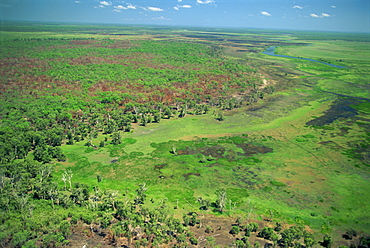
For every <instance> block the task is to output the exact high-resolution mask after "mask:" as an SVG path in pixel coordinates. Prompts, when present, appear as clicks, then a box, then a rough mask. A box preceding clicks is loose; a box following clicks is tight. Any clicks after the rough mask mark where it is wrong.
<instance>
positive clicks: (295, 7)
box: [293, 5, 303, 9]
mask: <svg viewBox="0 0 370 248" xmlns="http://www.w3.org/2000/svg"><path fill="white" fill-rule="evenodd" d="M293 9H303V7H302V6H299V5H296V6H293Z"/></svg>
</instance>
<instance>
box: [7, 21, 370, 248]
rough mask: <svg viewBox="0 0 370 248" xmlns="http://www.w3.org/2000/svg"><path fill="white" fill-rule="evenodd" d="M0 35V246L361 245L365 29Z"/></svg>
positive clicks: (26, 28)
mask: <svg viewBox="0 0 370 248" xmlns="http://www.w3.org/2000/svg"><path fill="white" fill-rule="evenodd" d="M0 44H1V47H0V63H1V66H0V73H1V77H0V80H1V83H0V87H1V90H0V97H1V102H2V103H1V105H0V118H1V119H0V154H1V156H0V162H1V163H0V178H1V180H0V211H1V213H0V216H1V217H0V221H1V225H0V246H1V247H60V246H71V247H82V246H83V245H87V246H88V247H111V246H117V247H262V246H268V245H271V246H274V247H369V245H370V221H369V220H370V207H369V206H370V182H369V180H370V167H369V166H370V122H369V121H370V84H369V82H370V40H369V35H368V34H349V33H330V32H303V31H277V30H257V29H248V30H242V29H215V28H214V29H212V28H187V27H160V26H152V27H147V26H119V25H116V26H114V25H92V24H91V25H87V24H85V25H81V24H56V23H54V24H47V23H2V26H1V31H0ZM271 46H276V47H277V48H276V49H275V52H276V53H277V54H282V55H289V56H292V57H302V58H310V59H314V60H318V61H322V62H326V63H330V64H334V65H338V66H344V67H345V68H336V67H332V66H329V65H325V64H320V63H316V62H311V61H307V60H300V59H293V58H283V57H275V56H269V55H266V54H263V53H262V52H263V51H264V50H266V49H267V48H268V47H271Z"/></svg>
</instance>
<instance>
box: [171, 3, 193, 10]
mask: <svg viewBox="0 0 370 248" xmlns="http://www.w3.org/2000/svg"><path fill="white" fill-rule="evenodd" d="M173 8H174V9H175V10H179V9H180V8H184V9H190V8H191V5H188V4H185V5H177V6H176V7H173Z"/></svg>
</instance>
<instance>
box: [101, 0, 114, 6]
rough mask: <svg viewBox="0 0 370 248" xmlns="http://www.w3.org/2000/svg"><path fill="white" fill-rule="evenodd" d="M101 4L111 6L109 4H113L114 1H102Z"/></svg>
mask: <svg viewBox="0 0 370 248" xmlns="http://www.w3.org/2000/svg"><path fill="white" fill-rule="evenodd" d="M100 5H104V6H109V5H112V2H109V3H108V2H107V1H101V2H100Z"/></svg>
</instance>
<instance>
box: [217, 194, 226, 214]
mask: <svg viewBox="0 0 370 248" xmlns="http://www.w3.org/2000/svg"><path fill="white" fill-rule="evenodd" d="M216 195H217V200H216V206H217V208H218V211H220V212H221V213H223V211H224V209H225V207H226V200H227V194H226V190H225V189H219V190H217V191H216Z"/></svg>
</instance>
